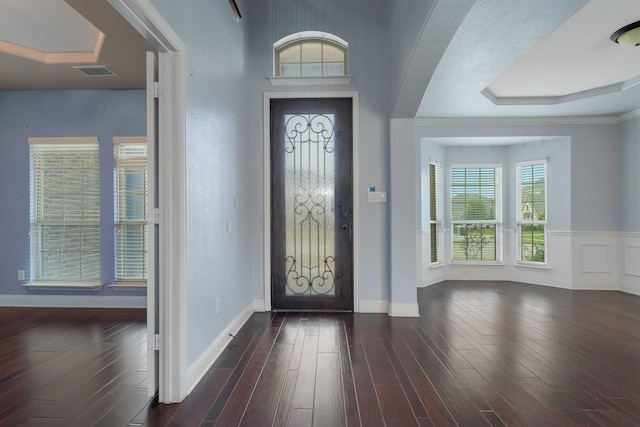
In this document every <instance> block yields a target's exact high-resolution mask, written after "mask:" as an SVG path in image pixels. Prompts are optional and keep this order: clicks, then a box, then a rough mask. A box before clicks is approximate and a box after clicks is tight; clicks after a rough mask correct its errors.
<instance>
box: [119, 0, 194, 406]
mask: <svg viewBox="0 0 640 427" xmlns="http://www.w3.org/2000/svg"><path fill="white" fill-rule="evenodd" d="M109 3H110V4H111V6H113V7H114V8H115V9H116V10H117V11H118V12H119V13H120V14H121V15H122V16H123V17H124V18H125V19H126V20H127V21H128V22H129V24H131V25H132V26H133V27H134V28H135V29H136V30H137V31H138V32H139V33H140V34H141V35H142V36H143V37H144V38H145V39H146V40H147V41H148V42H149V43H150V44H151V45H152V46H153V47H154V48H155V50H156V51H157V53H158V74H159V85H158V89H159V114H158V138H159V141H158V153H157V155H158V160H159V162H158V168H159V170H160V174H159V175H160V177H159V182H158V183H157V184H158V190H159V206H160V208H159V213H160V215H159V216H160V218H159V222H160V239H159V240H160V241H159V244H158V248H159V252H160V253H159V263H160V265H159V291H158V294H157V295H156V297H157V298H158V299H159V313H158V315H159V319H160V324H159V331H160V354H159V393H158V400H159V401H160V402H161V403H174V402H181V401H182V400H184V398H185V397H186V394H187V387H186V384H187V358H186V347H187V346H186V318H185V313H186V310H185V306H186V256H185V250H186V155H185V148H186V75H187V74H186V61H185V53H186V46H185V45H184V43H183V42H182V41H181V40H180V38H179V37H178V35H177V34H176V33H175V32H174V31H173V29H172V28H171V27H170V26H169V24H168V23H167V21H166V20H165V19H164V18H163V17H162V15H161V14H160V13H159V12H158V10H157V9H156V8H155V6H153V4H152V3H151V1H150V0H109Z"/></svg>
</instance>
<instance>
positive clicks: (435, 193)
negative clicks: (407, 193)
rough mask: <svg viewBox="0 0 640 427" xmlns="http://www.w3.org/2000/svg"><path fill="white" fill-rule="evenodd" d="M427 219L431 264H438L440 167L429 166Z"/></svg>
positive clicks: (432, 163) (436, 164)
mask: <svg viewBox="0 0 640 427" xmlns="http://www.w3.org/2000/svg"><path fill="white" fill-rule="evenodd" d="M429 219H430V230H429V233H430V241H431V262H432V263H436V262H440V260H441V259H440V239H439V235H440V222H441V221H440V165H439V164H438V163H435V162H431V163H430V164H429Z"/></svg>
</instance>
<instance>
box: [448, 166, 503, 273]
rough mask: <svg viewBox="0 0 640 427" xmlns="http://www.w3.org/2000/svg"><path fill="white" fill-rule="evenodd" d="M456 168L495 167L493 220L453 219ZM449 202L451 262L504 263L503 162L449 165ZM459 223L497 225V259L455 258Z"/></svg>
mask: <svg viewBox="0 0 640 427" xmlns="http://www.w3.org/2000/svg"><path fill="white" fill-rule="evenodd" d="M454 169H494V171H495V172H494V177H495V178H494V189H495V190H494V194H495V203H494V207H493V209H494V213H495V214H494V217H495V219H493V220H467V219H464V220H454V219H453V197H452V194H453V192H452V183H453V179H452V177H453V171H454ZM448 191H449V193H448V195H449V197H448V199H449V200H448V203H449V220H450V224H451V241H450V244H451V250H450V254H449V255H450V263H451V264H472V265H474V264H475V265H491V264H499V265H502V263H503V262H502V245H503V236H502V227H503V221H502V198H503V194H502V164H452V165H450V167H449V188H448ZM457 224H460V225H462V224H476V225H479V226H481V227H482V226H483V225H492V226H494V227H495V259H482V260H478V259H454V239H455V232H456V228H457V227H456V225H457Z"/></svg>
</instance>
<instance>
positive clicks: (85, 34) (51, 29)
mask: <svg viewBox="0 0 640 427" xmlns="http://www.w3.org/2000/svg"><path fill="white" fill-rule="evenodd" d="M104 37H105V36H104V34H103V33H102V32H101V31H100V30H98V29H97V28H96V27H95V26H94V25H93V24H91V23H90V22H89V21H87V20H86V19H85V18H84V17H82V15H80V14H79V13H78V12H76V11H75V10H74V9H73V8H72V7H71V6H69V5H68V4H67V3H65V2H64V0H47V1H41V0H3V4H2V14H0V51H1V52H5V53H8V54H11V55H15V56H19V57H22V58H26V59H30V60H33V61H38V62H41V63H44V64H70V63H95V62H97V61H98V57H99V56H100V51H101V49H102V45H103V43H104Z"/></svg>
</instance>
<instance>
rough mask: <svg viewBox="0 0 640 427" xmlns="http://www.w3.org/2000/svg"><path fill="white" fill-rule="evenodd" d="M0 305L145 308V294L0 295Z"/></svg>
mask: <svg viewBox="0 0 640 427" xmlns="http://www.w3.org/2000/svg"><path fill="white" fill-rule="evenodd" d="M0 307H42V308H145V309H146V308H147V297H146V296H94V295H0Z"/></svg>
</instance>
